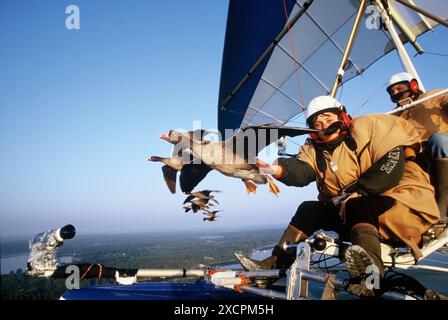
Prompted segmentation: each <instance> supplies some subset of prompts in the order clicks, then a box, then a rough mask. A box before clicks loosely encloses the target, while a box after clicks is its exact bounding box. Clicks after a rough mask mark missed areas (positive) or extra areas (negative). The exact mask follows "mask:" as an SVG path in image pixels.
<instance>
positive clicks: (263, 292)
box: [241, 286, 306, 300]
mask: <svg viewBox="0 0 448 320" xmlns="http://www.w3.org/2000/svg"><path fill="white" fill-rule="evenodd" d="M241 290H243V291H246V292H250V293H255V294H258V295H260V296H263V297H268V298H273V299H281V300H286V294H285V293H283V292H279V291H274V290H268V289H260V288H257V287H254V286H245V287H241ZM300 300H306V299H300Z"/></svg>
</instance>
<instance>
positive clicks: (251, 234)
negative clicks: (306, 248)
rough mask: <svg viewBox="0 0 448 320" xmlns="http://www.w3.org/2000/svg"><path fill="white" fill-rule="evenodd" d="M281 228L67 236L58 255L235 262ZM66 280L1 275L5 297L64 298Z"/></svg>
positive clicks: (154, 263) (127, 264) (182, 264)
mask: <svg viewBox="0 0 448 320" xmlns="http://www.w3.org/2000/svg"><path fill="white" fill-rule="evenodd" d="M280 233H281V230H260V231H247V232H231V233H220V234H219V236H220V237H213V236H211V237H203V234H186V235H181V234H177V235H172V234H167V235H163V234H159V235H154V234H152V235H142V234H138V235H114V236H94V237H84V238H81V239H78V240H77V239H73V240H69V241H66V243H64V246H63V247H61V248H60V252H59V255H60V256H63V255H71V256H73V257H74V259H75V260H74V263H82V262H90V263H101V264H103V265H105V266H111V267H117V268H197V267H198V266H199V264H209V265H216V264H226V263H232V262H235V257H234V252H235V251H237V250H242V251H246V252H250V251H251V250H252V249H254V248H258V247H262V246H265V245H268V244H273V243H275V242H276V241H277V240H278V238H279V236H280ZM104 283H112V282H111V281H110V280H107V281H106V280H96V279H92V280H84V281H82V282H81V286H89V285H97V284H104ZM65 290H66V288H65V281H64V280H55V279H42V278H32V277H29V276H27V275H26V274H25V273H24V272H23V271H22V270H17V271H16V272H11V273H10V274H8V275H2V276H1V299H2V300H23V299H25V300H42V299H45V300H46V299H59V297H60V296H61V295H62V294H63V293H64V291H65Z"/></svg>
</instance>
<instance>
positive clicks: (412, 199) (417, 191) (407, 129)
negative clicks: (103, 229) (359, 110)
mask: <svg viewBox="0 0 448 320" xmlns="http://www.w3.org/2000/svg"><path fill="white" fill-rule="evenodd" d="M352 136H353V138H354V139H355V141H356V144H357V148H356V150H355V151H352V150H350V149H349V148H348V147H347V145H346V144H345V143H343V144H341V145H340V146H338V147H337V148H336V149H335V150H334V152H333V154H332V155H331V154H330V153H328V152H327V151H324V152H323V153H324V158H325V160H326V167H327V169H326V172H325V174H324V173H323V172H320V171H319V169H318V166H317V161H316V150H315V149H314V147H313V145H312V144H310V143H306V144H305V145H304V146H303V147H302V148H301V150H300V153H299V156H298V159H299V160H302V161H305V162H307V163H308V164H310V165H311V166H312V167H313V169H314V171H315V172H316V177H317V181H318V185H322V188H321V190H320V192H322V193H323V194H324V195H326V196H329V197H334V196H336V195H339V194H340V193H341V191H342V189H344V188H345V187H347V186H349V185H350V184H352V183H354V182H356V181H357V180H358V178H359V177H360V176H361V175H362V174H363V173H364V172H366V171H367V170H368V169H369V168H370V167H371V166H372V165H373V164H374V163H375V162H376V161H378V160H379V159H380V158H381V157H383V156H384V155H385V154H386V153H387V152H389V151H390V150H391V149H393V148H395V147H397V146H407V147H411V148H414V149H415V150H416V151H417V152H418V151H420V149H421V144H420V137H419V134H418V133H417V131H416V130H415V129H414V127H413V126H412V125H411V124H410V123H409V122H408V121H405V120H404V119H403V118H400V117H396V116H391V115H384V114H375V115H367V116H362V117H359V118H356V119H354V120H353V121H352ZM383 195H386V196H389V197H391V198H393V199H395V200H396V201H397V202H399V203H400V204H402V205H404V208H405V210H389V211H387V212H385V213H384V214H382V215H381V216H380V219H379V220H380V235H381V236H382V237H383V238H386V239H390V238H395V237H398V238H399V239H401V240H402V241H404V242H405V243H406V244H408V245H409V246H410V247H411V248H412V249H413V251H414V252H415V253H416V257H419V250H418V246H417V245H418V243H419V241H420V239H421V234H423V233H424V232H425V231H426V230H428V229H429V228H430V227H431V225H432V224H434V223H437V222H438V220H439V218H440V213H439V209H438V207H437V203H436V201H435V199H434V188H433V187H432V186H431V184H430V182H429V176H428V175H427V174H426V173H425V172H424V171H423V170H422V169H421V168H420V167H419V166H418V165H417V164H415V163H414V162H412V161H406V164H405V169H404V174H403V177H402V179H401V180H400V182H399V184H398V185H397V186H396V187H394V188H392V189H390V190H388V191H386V192H385V193H383ZM403 215H416V219H413V218H412V219H403V217H402V216H403ZM410 229H412V230H414V231H413V232H411V233H410V232H409V230H410Z"/></svg>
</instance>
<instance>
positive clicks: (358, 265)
mask: <svg viewBox="0 0 448 320" xmlns="http://www.w3.org/2000/svg"><path fill="white" fill-rule="evenodd" d="M351 239H352V243H353V245H352V246H351V247H350V248H348V249H347V251H346V252H345V263H346V265H347V270H348V272H349V274H350V278H351V279H352V282H353V283H352V284H350V286H349V287H348V290H347V291H348V292H350V293H352V294H355V295H357V296H362V297H373V296H375V294H374V291H373V288H374V287H372V283H371V280H372V279H369V278H368V276H370V273H369V268H372V267H373V268H374V270H370V271H373V272H376V273H377V274H376V275H377V276H378V275H379V278H377V280H378V281H380V280H381V279H382V278H383V276H384V266H383V261H382V259H381V245H380V238H379V234H378V230H377V228H376V227H375V226H373V225H371V224H368V223H358V224H356V225H355V226H353V228H352V230H351ZM375 269H376V270H375ZM373 280H375V279H373ZM367 281H369V283H367ZM373 285H375V283H373ZM377 285H379V283H377ZM375 289H379V287H376V288H375Z"/></svg>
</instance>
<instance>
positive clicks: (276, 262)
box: [235, 225, 307, 271]
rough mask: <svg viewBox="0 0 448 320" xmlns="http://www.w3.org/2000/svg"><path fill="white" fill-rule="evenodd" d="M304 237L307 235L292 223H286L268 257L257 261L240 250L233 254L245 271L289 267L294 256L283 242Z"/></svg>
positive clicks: (296, 240) (299, 239)
mask: <svg viewBox="0 0 448 320" xmlns="http://www.w3.org/2000/svg"><path fill="white" fill-rule="evenodd" d="M306 238H307V236H306V235H305V234H304V233H303V232H302V231H300V230H299V229H297V228H296V227H294V226H292V225H288V227H287V228H286V230H285V232H284V233H283V235H282V237H281V239H280V241H279V243H278V245H276V246H275V247H274V249H273V250H272V255H271V256H270V257H268V258H266V259H264V260H262V261H258V260H253V259H251V258H249V257H247V256H246V255H244V254H243V253H242V252H235V256H236V257H237V259H238V261H239V262H240V264H241V265H242V266H243V268H244V269H245V270H246V271H256V270H270V269H283V268H289V266H290V265H291V264H292V263H293V262H294V258H295V256H294V255H292V254H290V253H287V252H286V251H285V249H284V248H283V247H284V245H285V243H286V242H300V241H303V240H305V239H306Z"/></svg>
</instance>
